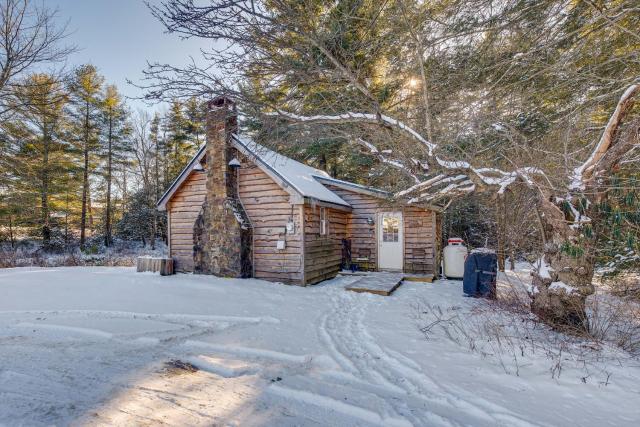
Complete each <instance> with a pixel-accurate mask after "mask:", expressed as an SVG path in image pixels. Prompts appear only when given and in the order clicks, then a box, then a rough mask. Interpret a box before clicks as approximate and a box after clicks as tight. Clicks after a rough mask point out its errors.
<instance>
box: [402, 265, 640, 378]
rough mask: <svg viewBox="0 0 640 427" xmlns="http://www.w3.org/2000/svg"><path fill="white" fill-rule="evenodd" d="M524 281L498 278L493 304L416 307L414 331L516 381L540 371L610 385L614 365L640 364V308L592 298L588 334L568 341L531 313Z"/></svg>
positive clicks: (568, 337)
mask: <svg viewBox="0 0 640 427" xmlns="http://www.w3.org/2000/svg"><path fill="white" fill-rule="evenodd" d="M525 277H526V276H523V277H522V278H518V276H516V275H515V274H513V273H512V274H509V275H500V280H499V287H498V289H499V291H498V299H497V300H496V301H490V300H483V299H477V300H476V299H474V300H469V304H468V305H460V306H449V307H445V306H441V305H435V304H432V303H430V302H429V301H427V300H423V301H418V302H416V303H414V304H413V306H412V310H413V316H414V319H415V321H416V325H417V327H418V329H419V330H420V331H421V332H422V333H423V334H424V336H425V338H426V339H428V340H448V341H451V342H453V343H455V344H456V345H458V346H460V348H461V349H465V350H468V351H470V352H472V353H474V354H477V355H479V356H480V357H482V358H485V359H487V360H488V361H489V362H490V363H494V364H496V365H499V366H500V367H501V368H502V369H503V370H504V372H505V373H507V374H510V375H516V376H520V375H521V374H522V371H523V370H528V369H538V368H539V367H540V366H544V369H546V370H547V371H548V373H549V375H550V378H552V379H557V378H559V377H560V376H561V375H562V374H563V373H564V372H566V371H570V372H572V374H573V375H578V376H579V377H580V379H581V380H582V381H583V382H588V381H598V382H599V383H601V384H608V383H609V382H610V381H611V378H610V377H611V366H612V364H618V365H619V364H627V363H633V364H637V363H638V361H640V305H638V304H636V303H633V302H629V301H624V300H622V299H620V298H617V297H615V296H613V295H610V294H605V293H603V292H596V294H594V295H593V296H591V297H590V298H589V299H588V300H587V314H588V322H589V325H590V330H589V331H588V332H586V333H583V334H575V335H571V334H567V333H564V332H560V331H556V330H553V329H552V328H550V327H549V326H548V325H546V324H544V323H542V322H541V321H540V320H539V319H538V318H537V317H536V316H535V315H533V314H532V313H531V311H530V308H529V307H530V300H529V297H528V295H527V294H526V292H525V291H524V289H525V285H526V283H525V282H526V281H527V280H528V279H525Z"/></svg>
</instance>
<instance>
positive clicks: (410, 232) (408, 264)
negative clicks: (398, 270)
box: [402, 207, 437, 274]
mask: <svg viewBox="0 0 640 427" xmlns="http://www.w3.org/2000/svg"><path fill="white" fill-rule="evenodd" d="M402 216H403V222H404V271H405V272H406V273H424V274H434V272H435V268H434V266H435V264H436V254H437V250H436V236H435V230H436V227H435V226H436V224H435V213H434V212H433V211H429V210H426V209H423V208H414V207H405V208H404V209H402Z"/></svg>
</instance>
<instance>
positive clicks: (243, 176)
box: [238, 160, 304, 284]
mask: <svg viewBox="0 0 640 427" xmlns="http://www.w3.org/2000/svg"><path fill="white" fill-rule="evenodd" d="M238 173H239V179H238V187H239V188H238V195H239V197H240V201H241V203H242V206H243V207H244V210H245V212H246V214H247V216H248V217H249V221H250V222H251V227H252V229H253V276H254V277H256V278H258V279H266V280H272V281H279V282H284V283H292V284H293V283H295V284H302V283H303V282H304V276H303V270H304V268H303V255H302V253H303V240H302V205H293V204H291V203H290V195H289V193H287V192H286V191H284V190H283V189H282V188H281V187H280V186H279V185H278V184H276V182H274V181H273V179H271V177H269V176H268V175H267V174H266V173H264V172H263V171H262V170H260V169H259V168H258V167H257V166H255V165H253V164H252V163H248V162H247V161H246V160H243V164H242V167H241V168H240V169H239V171H238ZM289 222H293V224H294V229H293V232H292V233H287V223H289ZM278 241H282V242H284V245H285V247H284V249H278V248H277V244H278Z"/></svg>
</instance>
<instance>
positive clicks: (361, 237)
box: [328, 186, 437, 274]
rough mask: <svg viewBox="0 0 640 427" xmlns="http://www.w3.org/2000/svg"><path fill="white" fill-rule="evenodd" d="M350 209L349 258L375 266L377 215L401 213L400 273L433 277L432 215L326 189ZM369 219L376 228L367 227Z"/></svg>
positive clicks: (433, 226)
mask: <svg viewBox="0 0 640 427" xmlns="http://www.w3.org/2000/svg"><path fill="white" fill-rule="evenodd" d="M328 187H329V189H331V190H332V191H333V192H335V193H336V194H338V195H339V196H340V197H341V198H342V199H343V200H345V201H346V202H347V203H349V204H350V205H351V206H352V207H353V211H352V212H351V214H349V215H348V216H347V227H346V234H347V236H348V238H350V239H351V256H352V258H356V257H363V256H368V257H369V259H370V260H371V265H373V266H376V267H377V265H378V245H377V239H376V228H377V227H378V224H377V222H378V219H379V218H378V216H377V214H378V213H379V212H388V211H402V216H403V224H404V228H403V231H404V272H405V273H425V274H433V273H434V272H435V267H434V266H435V265H436V254H437V248H436V235H435V233H436V223H435V221H436V215H435V213H434V212H433V211H431V210H428V209H424V208H418V207H393V206H391V207H390V206H385V203H386V201H385V200H383V199H378V198H376V197H373V196H369V195H367V194H360V193H354V192H352V191H349V190H345V189H342V188H338V187H334V186H328ZM368 218H373V219H374V220H375V221H376V225H374V226H370V225H368V224H367V219H368Z"/></svg>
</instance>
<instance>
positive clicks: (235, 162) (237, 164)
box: [229, 157, 241, 169]
mask: <svg viewBox="0 0 640 427" xmlns="http://www.w3.org/2000/svg"><path fill="white" fill-rule="evenodd" d="M240 166H241V165H240V161H239V160H238V159H236V158H235V157H234V158H233V159H231V161H230V162H229V167H230V168H232V169H237V168H239V167H240Z"/></svg>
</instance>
